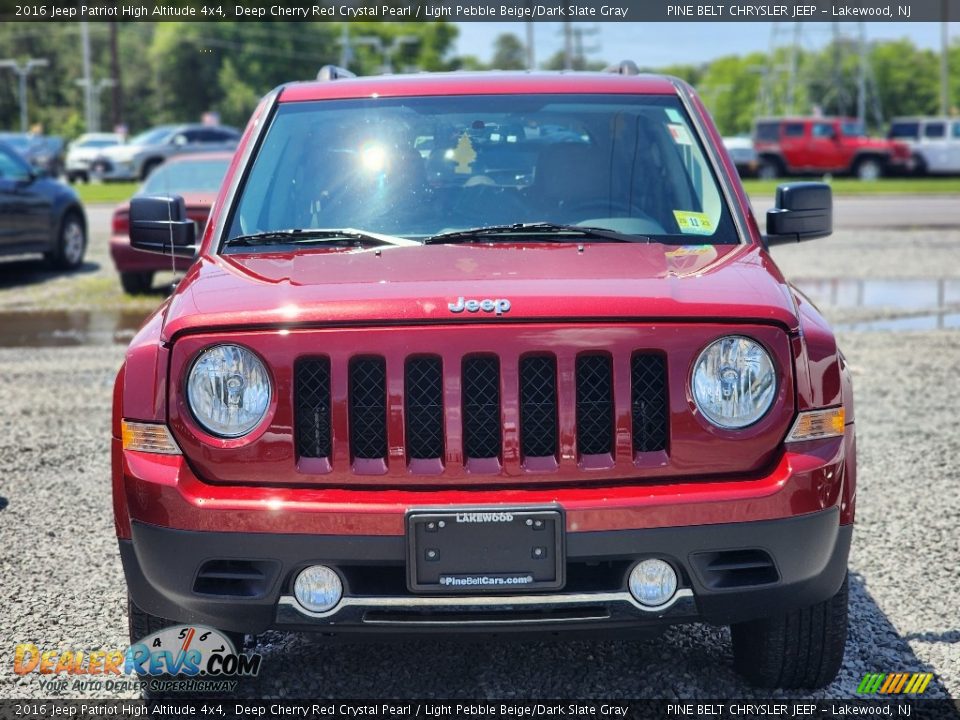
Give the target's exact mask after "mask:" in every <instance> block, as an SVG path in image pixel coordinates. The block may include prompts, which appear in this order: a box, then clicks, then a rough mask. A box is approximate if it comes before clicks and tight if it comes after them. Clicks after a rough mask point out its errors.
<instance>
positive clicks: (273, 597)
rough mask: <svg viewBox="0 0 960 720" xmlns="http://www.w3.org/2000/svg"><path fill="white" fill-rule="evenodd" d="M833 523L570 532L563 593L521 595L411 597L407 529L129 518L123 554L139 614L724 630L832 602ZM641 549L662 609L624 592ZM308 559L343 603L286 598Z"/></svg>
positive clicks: (246, 628)
mask: <svg viewBox="0 0 960 720" xmlns="http://www.w3.org/2000/svg"><path fill="white" fill-rule="evenodd" d="M839 518H840V511H839V508H838V507H831V508H828V509H826V510H822V511H819V512H814V513H808V514H805V515H800V516H796V517H789V518H783V519H777V520H764V521H756V522H736V523H721V524H710V525H692V526H685V527H661V528H647V529H633V530H610V531H597V532H568V533H567V535H566V547H567V552H566V562H567V573H566V577H567V582H566V585H565V587H564V588H563V589H562V590H560V591H553V592H550V593H534V594H524V595H491V594H480V595H476V596H455V597H451V596H442V597H440V596H429V595H421V594H414V593H411V592H410V591H409V590H407V588H406V585H405V582H404V577H405V569H404V562H405V553H406V543H405V538H404V536H383V535H372V536H360V535H306V534H281V533H244V532H207V531H193V530H176V529H169V528H162V527H158V526H156V525H151V524H146V523H142V522H137V521H134V522H133V523H132V524H131V536H132V537H131V539H121V540H120V554H121V558H122V560H123V568H124V573H125V575H126V579H127V585H128V588H129V592H130V595H131V597H132V599H133V601H134V602H135V603H136V604H137V605H138V606H140V607H141V608H142V609H144V610H146V611H147V612H149V613H151V614H154V615H159V616H162V617H166V618H169V619H171V620H176V621H180V622H192V623H203V624H207V625H212V626H214V627H218V628H220V629H223V630H231V631H238V632H250V633H258V632H262V631H265V630H268V629H286V630H316V631H322V632H359V633H363V632H366V633H399V634H408V633H414V632H443V633H450V632H454V633H464V632H492V631H495V632H508V631H540V632H543V631H556V630H557V629H559V628H563V629H564V630H565V631H566V630H578V629H579V630H593V629H597V628H609V629H614V628H638V629H643V628H655V627H656V626H662V625H667V624H675V623H684V622H701V621H702V622H710V623H715V624H729V623H733V622H741V621H745V620H750V619H754V618H759V617H766V616H770V615H776V614H780V613H782V612H785V611H788V610H791V609H795V608H800V607H804V606H807V605H811V604H814V603H817V602H820V601H822V600H825V599H827V598H829V597H830V596H832V595H833V594H835V593H836V592H837V590H838V589H839V587H840V585H841V583H842V581H843V578H844V574H845V573H846V568H847V557H848V554H849V550H850V539H851V534H852V526H851V525H841V524H840V522H839ZM647 557H659V558H662V559H664V560H667V561H668V562H670V563H671V564H672V565H673V566H674V568H675V569H676V570H677V571H678V574H679V576H680V582H679V590H678V592H677V594H676V595H675V596H674V598H673V599H672V600H671V601H670V602H668V603H666V604H664V605H662V606H660V607H659V608H654V609H650V608H644V607H643V606H641V605H639V604H638V603H636V602H635V601H633V600H632V597H631V596H630V594H629V592H627V584H626V581H627V575H628V573H629V570H630V568H631V567H632V566H633V564H634V563H635V562H636V561H637V560H638V559H642V558H647ZM764 558H766V560H764ZM764 563H766V565H764ZM312 564H327V565H331V566H334V567H335V568H337V570H338V572H339V573H340V574H341V577H342V578H343V580H344V599H343V600H342V601H341V602H340V604H339V605H338V606H337V607H335V608H334V609H333V610H331V611H329V612H327V613H320V614H318V613H310V612H307V611H306V610H304V609H302V608H301V607H300V606H299V605H298V604H297V602H296V600H295V599H293V597H292V596H293V593H292V583H293V579H294V578H295V577H296V575H297V573H298V572H299V571H300V570H301V569H302V568H304V567H306V566H307V565H312ZM761 566H763V567H762V568H761ZM210 568H213V571H212V572H211V570H210ZM211 578H213V579H212V580H211ZM231 578H232V579H231Z"/></svg>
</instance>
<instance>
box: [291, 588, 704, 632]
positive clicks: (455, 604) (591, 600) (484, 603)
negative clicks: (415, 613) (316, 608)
mask: <svg viewBox="0 0 960 720" xmlns="http://www.w3.org/2000/svg"><path fill="white" fill-rule="evenodd" d="M682 598H691V599H692V598H693V591H692V590H690V589H689V588H680V589H679V590H677V592H676V593H675V594H674V596H673V597H672V598H670V600H668V601H667V602H665V603H663V604H662V605H657V606H656V607H649V606H647V605H642V604H640V603H639V602H637V601H636V600H635V599H634V597H633V596H632V595H631V594H630V593H628V592H600V593H571V594H560V593H557V594H552V595H469V596H462V595H450V596H442V597H438V596H422V595H416V596H410V597H350V596H347V597H344V598H342V599H341V600H340V602H339V603H338V604H337V606H336V607H334V608H332V609H331V610H327V611H326V612H313V611H311V610H307V609H306V608H304V607H303V606H302V605H300V603H298V602H297V601H296V599H295V598H293V597H291V596H290V595H283V596H281V597H280V600H279V601H278V602H279V605H280V606H282V608H284V609H287V608H289V609H292V610H295V611H296V612H298V613H299V614H300V615H303V616H305V617H308V618H312V619H316V620H324V619H330V620H336V616H337V615H338V614H340V613H341V612H343V611H345V610H348V609H355V610H360V611H363V610H377V609H384V608H393V609H401V610H440V611H443V610H453V609H457V608H460V609H462V608H478V609H487V610H489V609H491V608H496V609H503V610H508V609H510V608H523V609H527V610H537V609H544V610H547V609H551V608H556V607H563V606H566V605H603V604H621V603H625V604H627V605H630V606H631V607H633V608H635V609H637V610H640V611H642V612H644V613H651V614H661V613H663V612H665V611H666V610H669V609H670V608H671V607H672V606H673V605H674V604H676V603H677V602H678V601H679V600H681V599H682ZM577 619H581V620H582V619H589V618H577ZM596 619H602V616H598V617H597V618H596ZM364 622H366V623H368V624H418V623H419V624H424V625H439V624H443V623H444V621H443V620H442V619H439V618H437V619H433V618H427V619H425V620H423V621H415V620H411V621H406V620H403V621H397V622H393V621H389V620H385V621H367V620H364ZM536 622H558V623H562V622H568V620H567V619H566V618H544V619H543V620H539V621H538V620H536V619H530V620H527V619H523V620H516V621H512V620H510V619H508V618H504V619H503V620H482V621H478V624H492V625H499V624H524V623H536ZM456 624H463V620H458V621H457V623H456Z"/></svg>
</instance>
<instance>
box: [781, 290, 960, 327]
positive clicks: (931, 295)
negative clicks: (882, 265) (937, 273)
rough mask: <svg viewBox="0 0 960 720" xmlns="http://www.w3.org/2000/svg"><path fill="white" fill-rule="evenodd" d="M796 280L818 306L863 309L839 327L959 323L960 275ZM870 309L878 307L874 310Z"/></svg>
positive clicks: (958, 324)
mask: <svg viewBox="0 0 960 720" xmlns="http://www.w3.org/2000/svg"><path fill="white" fill-rule="evenodd" d="M793 284H794V285H796V286H797V287H798V288H799V289H800V290H802V291H803V292H804V293H805V294H806V295H807V297H809V298H810V300H812V301H813V303H814V304H815V305H817V306H818V307H820V308H823V309H826V310H828V311H829V309H836V310H858V309H859V310H861V312H860V313H855V314H854V315H855V317H854V318H849V319H848V318H840V320H839V321H837V322H833V323H832V325H833V328H834V329H835V330H842V331H850V330H855V331H878V330H949V329H958V328H960V279H957V278H919V279H909V280H896V279H882V278H881V279H872V278H871V279H862V280H855V279H850V278H827V279H823V280H796V281H794V283H793ZM871 309H875V310H876V311H877V312H876V313H870V310H871ZM828 314H829V312H828ZM858 315H860V316H863V317H857V316H858ZM871 315H872V316H871Z"/></svg>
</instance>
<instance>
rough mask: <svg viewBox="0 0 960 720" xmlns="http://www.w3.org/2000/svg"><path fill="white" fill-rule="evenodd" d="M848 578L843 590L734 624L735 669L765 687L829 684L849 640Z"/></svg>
mask: <svg viewBox="0 0 960 720" xmlns="http://www.w3.org/2000/svg"><path fill="white" fill-rule="evenodd" d="M847 595H848V585H847V578H846V577H844V578H843V584H842V585H841V586H840V590H838V591H837V594H836V595H834V596H833V597H832V598H829V599H828V600H824V601H823V602H821V603H818V604H816V605H813V606H811V607H806V608H802V609H800V610H794V611H792V612H789V613H787V614H785V615H780V616H777V617H772V618H766V619H763V620H752V621H750V622H744V623H738V624H736V625H733V626H732V627H731V628H730V632H731V635H732V637H733V664H734V668H735V669H736V671H737V672H738V673H740V675H742V676H743V677H744V678H745V679H746V680H747V681H748V682H750V683H751V684H753V685H756V686H758V687H765V688H819V687H823V686H825V685H829V684H830V683H831V682H833V679H834V678H835V677H836V676H837V673H838V672H839V670H840V665H841V663H842V662H843V650H844V646H845V645H846V642H847Z"/></svg>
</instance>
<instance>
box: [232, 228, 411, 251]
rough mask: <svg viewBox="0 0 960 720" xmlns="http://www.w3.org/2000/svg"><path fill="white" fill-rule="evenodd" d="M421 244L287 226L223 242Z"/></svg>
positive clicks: (254, 244) (349, 230)
mask: <svg viewBox="0 0 960 720" xmlns="http://www.w3.org/2000/svg"><path fill="white" fill-rule="evenodd" d="M338 243H339V244H348V245H367V246H370V245H398V246H404V247H407V246H411V245H420V244H421V243H420V242H419V241H417V240H408V239H407V238H402V237H394V236H393V235H382V234H380V233H376V232H371V231H369V230H356V229H354V228H292V229H290V230H268V231H266V232H259V233H252V234H250V235H237V236H236V237H232V238H230V239H229V240H227V242H226V243H225V245H226V246H243V247H257V246H259V245H308V244H309V245H313V244H316V245H325V244H329V245H336V244H338Z"/></svg>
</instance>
